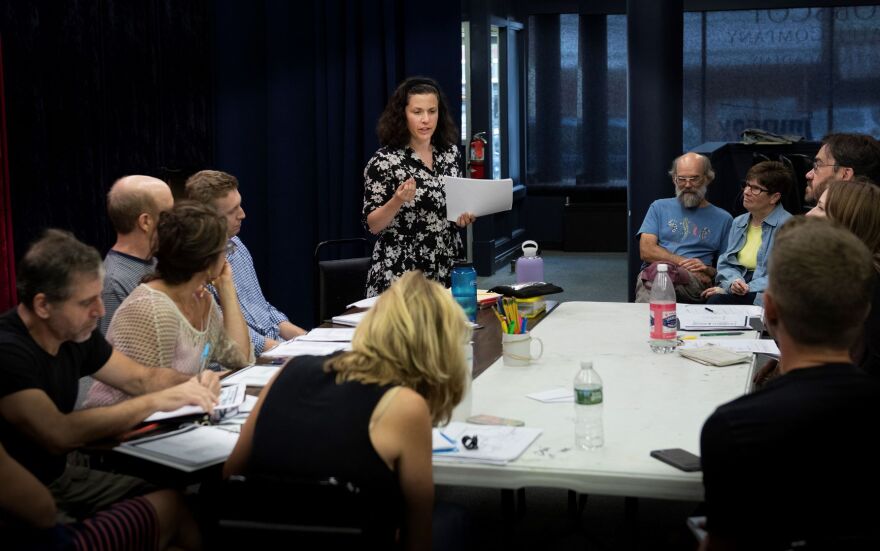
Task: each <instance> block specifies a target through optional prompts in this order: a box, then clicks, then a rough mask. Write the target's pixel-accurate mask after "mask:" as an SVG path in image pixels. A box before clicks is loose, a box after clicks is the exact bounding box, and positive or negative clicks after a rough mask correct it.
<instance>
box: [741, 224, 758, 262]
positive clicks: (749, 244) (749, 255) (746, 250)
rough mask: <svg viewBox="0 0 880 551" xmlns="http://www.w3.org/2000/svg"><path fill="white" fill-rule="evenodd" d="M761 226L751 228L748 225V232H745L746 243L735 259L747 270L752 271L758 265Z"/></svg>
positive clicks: (751, 226)
mask: <svg viewBox="0 0 880 551" xmlns="http://www.w3.org/2000/svg"><path fill="white" fill-rule="evenodd" d="M762 232H763V230H762V229H761V226H757V227H755V226H753V225H752V224H751V223H749V231H747V232H746V243H745V245H743V248H742V249H740V251H739V254H737V255H736V259H737V260H738V261H739V263H740V264H742V265H743V267H745V268H746V269H747V270H754V269H755V266H757V265H758V249H760V248H761V233H762Z"/></svg>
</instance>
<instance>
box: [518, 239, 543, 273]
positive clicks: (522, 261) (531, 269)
mask: <svg viewBox="0 0 880 551" xmlns="http://www.w3.org/2000/svg"><path fill="white" fill-rule="evenodd" d="M522 251H523V255H522V256H521V257H519V258H518V259H516V282H517V283H526V282H529V281H544V259H543V258H541V257H540V256H538V244H537V243H536V242H535V241H525V242H523V244H522Z"/></svg>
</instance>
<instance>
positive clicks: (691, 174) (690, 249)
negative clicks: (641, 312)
mask: <svg viewBox="0 0 880 551" xmlns="http://www.w3.org/2000/svg"><path fill="white" fill-rule="evenodd" d="M669 176H670V178H672V183H673V185H674V186H675V197H674V198H668V199H658V200H656V201H654V202H653V203H651V206H650V208H648V213H647V214H646V215H645V220H644V221H643V222H642V226H641V227H640V228H639V232H638V235H639V256H640V257H641V259H642V262H643V264H642V271H641V272H639V276H638V278H637V280H636V302H648V301H649V300H650V296H651V282H652V281H653V280H654V275H655V274H656V271H657V265H658V264H660V263H665V264H668V265H669V266H670V270H669V273H670V276H671V277H672V282H673V284H674V286H675V294H676V298H677V300H678V301H679V302H687V303H695V302H704V300H705V299H704V298H702V296H701V294H702V293H703V291H705V290H706V289H707V288H709V287H711V286H712V285H713V281H714V278H715V274H716V270H715V266H714V263H715V260H716V259H717V258H718V256H719V255H720V254H721V251H723V250H724V249H725V247H726V246H727V237H728V234H729V233H730V227H731V223H732V222H733V217H732V216H731V215H730V213H728V212H727V211H725V210H723V209H720V208H718V207H716V206H715V205H712V204H711V203H709V201H707V200H706V189H707V188H708V187H709V184H710V183H712V180H713V179H714V178H715V172H714V171H713V170H712V163H711V162H710V161H709V158H708V157H706V156H704V155H700V154H697V153H685V154H684V155H682V156H680V157H678V158H676V159H675V161H673V162H672V168H671V169H670V170H669Z"/></svg>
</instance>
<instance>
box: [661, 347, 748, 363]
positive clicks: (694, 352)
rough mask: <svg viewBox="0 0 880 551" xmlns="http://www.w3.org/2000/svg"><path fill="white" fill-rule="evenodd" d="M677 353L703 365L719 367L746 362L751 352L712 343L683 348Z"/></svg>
mask: <svg viewBox="0 0 880 551" xmlns="http://www.w3.org/2000/svg"><path fill="white" fill-rule="evenodd" d="M678 353H679V354H680V355H681V356H682V357H683V358H687V359H689V360H694V361H695V362H699V363H701V364H703V365H714V366H719V367H723V366H726V365H733V364H738V363H742V362H747V361H749V360H750V359H751V357H752V356H751V354H740V353H738V352H734V351H733V350H730V349H727V348H724V347H722V346H713V345H708V346H701V347H700V348H683V349H680V350H679V351H678Z"/></svg>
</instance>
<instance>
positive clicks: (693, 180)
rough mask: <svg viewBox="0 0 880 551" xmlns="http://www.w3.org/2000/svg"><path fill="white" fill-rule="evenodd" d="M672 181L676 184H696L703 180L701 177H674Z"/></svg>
mask: <svg viewBox="0 0 880 551" xmlns="http://www.w3.org/2000/svg"><path fill="white" fill-rule="evenodd" d="M672 179H673V180H674V181H675V183H676V184H682V185H683V184H698V183H700V182H701V181H702V180H703V176H675V177H673V178H672Z"/></svg>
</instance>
